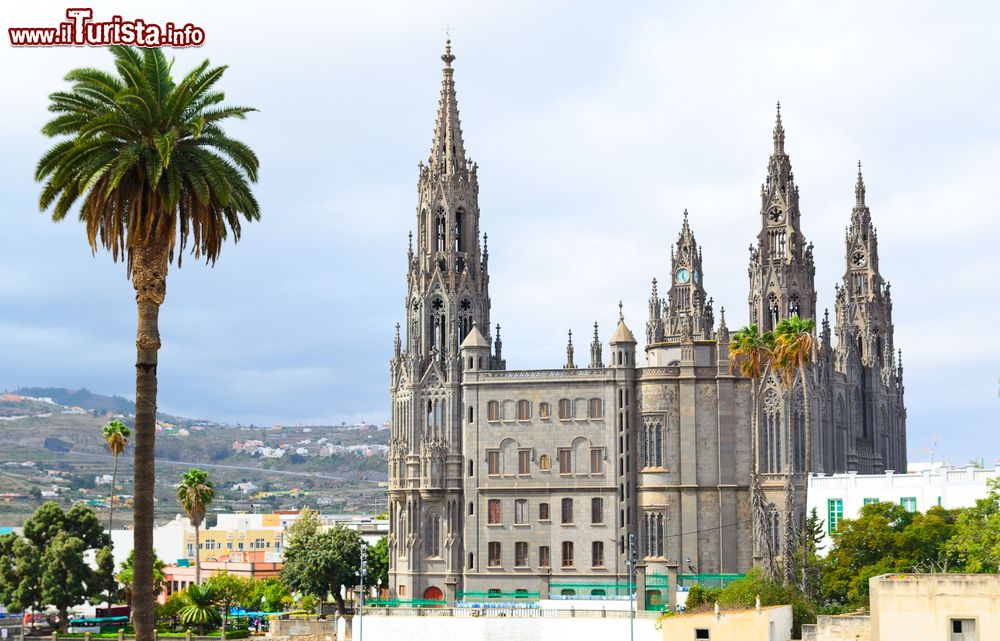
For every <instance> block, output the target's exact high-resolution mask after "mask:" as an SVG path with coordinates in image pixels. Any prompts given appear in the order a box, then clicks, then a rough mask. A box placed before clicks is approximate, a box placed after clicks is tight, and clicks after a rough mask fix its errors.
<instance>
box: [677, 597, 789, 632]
mask: <svg viewBox="0 0 1000 641" xmlns="http://www.w3.org/2000/svg"><path fill="white" fill-rule="evenodd" d="M662 623H663V641H689V640H691V639H696V640H698V641H701V640H702V639H707V640H708V641H789V639H791V638H792V606H790V605H773V606H769V607H764V608H761V607H758V608H755V609H752V610H721V611H720V610H719V609H718V608H716V610H715V611H714V612H703V613H698V614H678V615H676V616H668V617H665V618H664V619H662Z"/></svg>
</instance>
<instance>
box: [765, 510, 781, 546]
mask: <svg viewBox="0 0 1000 641" xmlns="http://www.w3.org/2000/svg"><path fill="white" fill-rule="evenodd" d="M767 535H768V537H767V543H768V545H770V547H771V550H770V552H771V555H772V557H773V556H775V555H777V554H779V553H780V550H781V518H780V516H779V515H778V508H777V507H775V506H774V505H771V506H770V507H769V508H768V511H767Z"/></svg>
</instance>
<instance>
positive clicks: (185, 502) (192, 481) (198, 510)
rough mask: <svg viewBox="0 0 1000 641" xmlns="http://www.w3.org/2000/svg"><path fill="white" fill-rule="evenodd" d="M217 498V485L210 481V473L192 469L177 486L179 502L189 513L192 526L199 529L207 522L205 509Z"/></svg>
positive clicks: (182, 477)
mask: <svg viewBox="0 0 1000 641" xmlns="http://www.w3.org/2000/svg"><path fill="white" fill-rule="evenodd" d="M214 498H215V485H213V484H212V481H210V480H209V479H208V472H206V471H205V470H199V469H198V468H192V469H190V470H188V471H187V472H185V473H184V475H183V476H181V482H180V485H178V486H177V500H178V501H180V504H181V507H182V508H184V511H185V512H187V515H188V518H189V519H190V520H191V525H194V526H195V527H198V526H199V525H201V523H202V521H204V520H205V509H206V508H207V507H208V504H209V503H211V502H212V500H213V499H214Z"/></svg>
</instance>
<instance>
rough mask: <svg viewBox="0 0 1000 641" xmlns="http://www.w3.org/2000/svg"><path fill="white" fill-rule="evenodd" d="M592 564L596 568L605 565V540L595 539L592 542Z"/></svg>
mask: <svg viewBox="0 0 1000 641" xmlns="http://www.w3.org/2000/svg"><path fill="white" fill-rule="evenodd" d="M590 564H591V565H592V566H593V567H595V568H603V567H604V541H594V542H593V543H592V544H591V546H590Z"/></svg>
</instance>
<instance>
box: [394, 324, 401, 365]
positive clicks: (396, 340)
mask: <svg viewBox="0 0 1000 641" xmlns="http://www.w3.org/2000/svg"><path fill="white" fill-rule="evenodd" d="M392 352H393V354H394V355H395V356H396V358H399V355H400V340H399V323H396V338H394V339H393V341H392Z"/></svg>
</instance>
